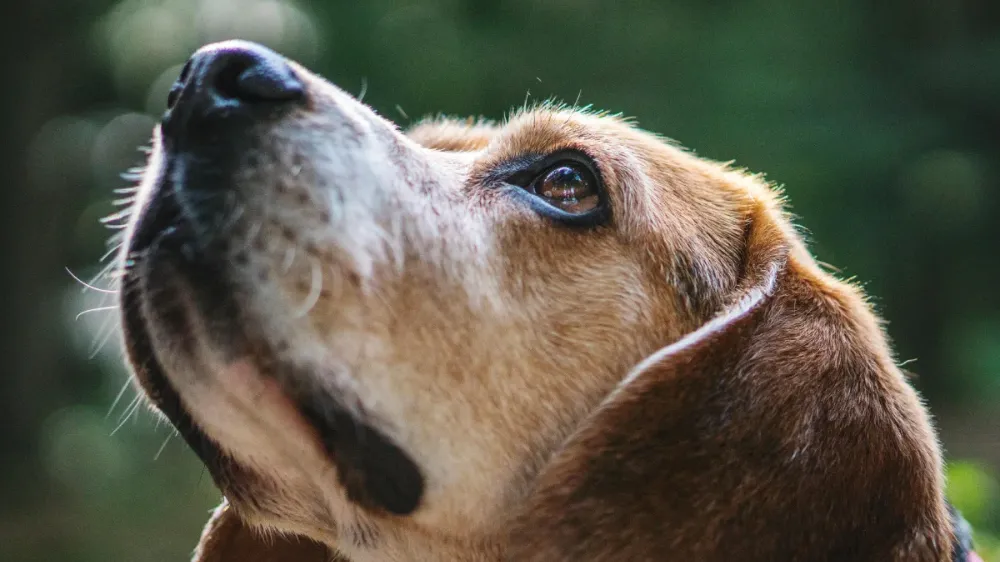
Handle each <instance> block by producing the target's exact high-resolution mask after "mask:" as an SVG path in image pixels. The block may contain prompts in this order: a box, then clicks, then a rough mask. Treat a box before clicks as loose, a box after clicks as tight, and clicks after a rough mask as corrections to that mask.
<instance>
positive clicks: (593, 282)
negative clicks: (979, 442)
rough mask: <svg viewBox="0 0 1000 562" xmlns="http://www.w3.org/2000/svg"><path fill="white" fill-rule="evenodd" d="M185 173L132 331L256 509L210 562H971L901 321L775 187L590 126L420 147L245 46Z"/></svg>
mask: <svg viewBox="0 0 1000 562" xmlns="http://www.w3.org/2000/svg"><path fill="white" fill-rule="evenodd" d="M153 147H154V148H153V151H152V154H151V156H150V159H149V162H148V165H147V167H146V171H145V174H144V177H143V179H142V182H141V185H140V188H139V195H138V198H137V200H136V203H135V204H134V207H133V209H132V211H131V215H130V220H129V227H128V230H127V233H126V236H127V243H126V244H125V245H124V247H123V250H122V253H121V256H120V264H121V268H122V269H123V272H124V278H123V282H122V284H121V291H120V298H121V301H122V303H121V304H122V306H121V310H122V311H123V326H124V337H125V341H126V344H127V349H128V358H129V361H130V363H131V365H132V367H133V370H134V372H135V376H136V380H137V381H138V382H139V384H141V386H142V388H143V389H144V390H145V392H146V394H147V395H148V397H149V399H150V401H151V402H152V404H153V405H154V406H155V407H156V408H158V409H159V410H160V411H162V413H163V414H164V415H165V416H166V417H167V418H169V420H170V421H171V422H172V423H173V424H174V425H175V426H176V427H177V429H178V431H179V432H180V433H181V435H183V436H184V438H185V439H186V440H187V442H188V443H189V445H190V446H191V447H192V448H193V449H194V450H195V452H196V453H197V454H198V455H199V456H200V458H201V459H202V461H203V462H204V463H205V465H206V466H207V468H208V470H209V472H210V473H211V475H212V477H213V478H214V479H215V481H216V483H217V484H218V486H219V487H220V488H221V490H222V492H223V493H224V495H225V497H226V500H225V503H224V505H223V506H221V507H220V508H219V510H218V511H217V512H216V513H215V515H214V516H213V517H212V519H211V521H210V524H209V525H208V527H207V528H206V532H205V534H204V536H203V537H202V542H201V544H200V545H199V546H198V549H197V551H196V557H197V559H199V560H201V561H203V562H235V561H247V562H265V561H267V562H279V561H281V562H322V561H325V560H330V559H337V560H347V561H351V562H369V561H370V562H376V561H378V562H382V561H442V562H443V561H501V560H511V561H516V562H527V561H539V562H542V561H545V562H560V561H563V562H581V561H600V560H675V561H685V562H689V561H695V560H696V561H719V562H723V561H725V562H732V561H734V560H740V561H775V560H799V561H810V562H813V561H824V560H827V561H834V560H844V561H872V562H875V561H878V562H888V561H910V560H912V561H927V562H931V561H935V562H937V561H947V560H952V559H953V557H957V558H958V559H962V558H964V557H965V556H966V554H965V551H966V549H967V544H966V542H965V540H964V539H963V538H962V537H960V536H959V535H958V534H956V531H955V529H959V528H961V525H958V524H957V523H954V522H953V520H952V515H951V513H950V511H949V508H948V505H947V503H946V501H945V498H944V496H943V491H942V489H943V482H942V469H941V456H940V452H939V449H938V445H937V441H936V438H935V434H934V432H933V430H932V428H931V425H930V423H929V421H928V415H927V413H926V412H925V410H924V408H923V406H922V405H921V402H920V400H919V399H918V397H917V396H916V394H915V393H914V391H913V390H912V389H911V387H910V386H909V384H908V383H907V381H906V379H905V378H904V376H903V374H902V373H901V372H900V370H899V369H897V368H896V366H895V364H894V362H893V356H892V353H891V351H890V349H889V347H888V345H887V343H886V339H885V336H884V335H883V332H882V328H881V326H880V323H879V320H878V318H876V316H875V315H874V313H873V312H872V310H871V308H870V307H869V306H868V305H867V304H866V301H865V298H864V296H863V295H862V293H861V291H860V289H859V288H858V287H856V286H853V285H850V284H848V283H845V282H842V281H839V280H837V279H836V278H834V277H833V276H831V275H830V274H828V273H826V272H825V271H823V270H822V269H821V268H820V267H819V266H817V264H816V262H815V261H814V260H813V258H812V257H811V256H810V254H809V252H808V250H807V249H806V247H805V246H804V245H803V242H802V240H801V238H800V237H799V235H798V234H797V233H796V230H795V229H794V228H793V226H792V224H791V223H790V222H789V219H788V217H787V216H786V215H785V213H784V212H783V210H782V203H781V199H780V197H779V196H778V195H777V194H776V193H775V192H774V191H773V190H772V189H771V187H770V186H769V185H767V184H765V183H763V182H762V181H761V180H760V179H759V177H757V176H753V175H750V174H748V173H745V172H743V171H741V170H738V169H734V168H731V167H728V166H725V165H721V164H718V163H715V162H709V161H706V160H703V159H700V158H697V157H695V156H693V155H691V154H689V153H687V152H685V151H683V150H681V149H679V148H677V147H676V146H674V145H673V144H670V143H668V142H666V141H664V140H663V139H662V138H660V137H658V136H655V135H653V134H650V133H647V132H644V131H642V130H639V129H638V128H636V127H634V126H632V125H630V124H629V123H628V122H626V121H623V120H622V119H620V118H617V117H614V116H609V115H604V114H600V113H594V112H589V111H578V110H576V109H574V108H571V107H561V106H555V105H542V106H538V107H535V108H530V109H525V110H522V111H520V112H518V113H516V114H514V115H513V116H512V117H510V118H509V119H508V120H507V121H505V122H503V123H492V122H487V121H470V120H448V119H432V120H427V121H424V122H421V123H419V124H417V125H416V126H414V127H412V128H411V129H410V130H408V131H400V130H399V129H398V128H397V127H396V126H395V125H393V124H392V123H390V122H388V121H386V120H385V119H383V118H381V117H379V116H378V115H376V114H375V113H374V112H373V111H372V110H370V109H369V108H368V107H366V106H364V105H363V104H361V103H360V102H359V101H357V100H355V99H353V98H352V97H351V96H349V95H348V94H346V93H344V92H343V91H341V90H339V89H337V88H336V87H334V86H332V85H330V84H329V83H327V82H324V81H323V80H321V79H320V78H318V77H316V76H315V75H313V74H311V73H310V72H308V71H307V70H305V69H303V68H301V67H300V66H298V65H296V64H295V63H294V62H290V61H287V60H286V59H284V58H283V57H281V56H280V55H278V54H276V53H274V52H271V51H269V50H267V49H265V48H263V47H260V46H257V45H254V44H250V43H243V42H227V43H221V44H216V45H211V46H208V47H205V48H203V49H201V50H200V51H198V52H197V53H196V54H195V55H194V57H192V58H191V60H190V61H189V62H188V64H187V65H186V66H185V67H184V70H183V72H182V73H181V75H180V77H179V78H178V81H177V83H176V84H175V86H174V88H173V89H172V91H171V93H170V99H169V109H168V111H167V113H166V114H165V116H164V117H163V120H162V122H161V123H160V125H159V126H158V127H157V129H156V131H154V133H153ZM956 553H957V554H956Z"/></svg>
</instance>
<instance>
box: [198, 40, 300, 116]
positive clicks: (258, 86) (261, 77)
mask: <svg viewBox="0 0 1000 562" xmlns="http://www.w3.org/2000/svg"><path fill="white" fill-rule="evenodd" d="M227 55H228V56H227ZM222 57H224V58H225V60H223V61H220V62H219V63H217V65H216V66H217V70H216V74H215V77H214V79H213V81H212V87H213V88H214V89H215V92H216V93H217V94H218V95H219V96H221V97H223V98H226V99H232V100H238V101H242V102H249V103H257V102H288V101H295V100H298V99H300V98H301V97H302V96H303V95H304V93H305V89H304V88H303V86H302V83H301V82H299V79H298V78H297V77H296V76H295V74H294V73H293V72H292V69H291V68H290V67H289V66H288V64H287V63H286V62H285V61H284V59H282V58H281V57H279V56H277V55H274V54H271V53H270V52H266V51H254V50H238V51H232V52H230V53H226V54H224V55H222Z"/></svg>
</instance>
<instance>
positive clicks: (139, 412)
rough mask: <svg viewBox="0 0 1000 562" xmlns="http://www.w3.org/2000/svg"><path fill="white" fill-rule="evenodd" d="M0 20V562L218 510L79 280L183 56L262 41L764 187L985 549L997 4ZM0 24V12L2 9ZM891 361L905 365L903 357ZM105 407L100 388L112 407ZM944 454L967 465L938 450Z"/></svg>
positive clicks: (996, 327)
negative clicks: (850, 308)
mask: <svg viewBox="0 0 1000 562" xmlns="http://www.w3.org/2000/svg"><path fill="white" fill-rule="evenodd" d="M8 4H9V5H10V6H14V5H15V4H16V5H17V7H16V8H14V7H10V8H4V9H5V10H6V9H20V10H22V12H21V13H20V14H12V15H10V16H6V14H0V26H2V31H3V33H2V36H4V37H5V38H6V39H7V40H8V42H9V47H8V48H7V49H6V50H5V51H6V53H7V54H8V58H9V59H10V60H9V62H8V64H7V65H5V68H6V69H7V72H6V73H5V76H6V78H5V86H4V93H5V95H7V96H8V100H7V103H5V104H4V106H3V107H5V109H8V110H12V111H10V112H9V113H10V122H9V124H6V125H4V126H3V127H0V135H5V136H6V138H5V141H6V142H4V144H3V145H2V146H4V147H5V149H4V151H2V154H0V158H2V160H0V164H2V165H0V169H3V170H4V171H5V172H6V173H7V174H9V176H10V179H9V180H8V181H7V182H6V185H5V186H4V189H3V190H0V215H2V216H0V233H2V235H3V238H2V241H3V244H2V245H0V252H2V262H0V263H3V264H4V270H3V275H0V294H3V295H4V296H5V297H11V296H12V297H13V298H9V299H8V300H9V301H10V302H9V303H8V302H7V301H5V302H4V308H3V310H4V319H5V322H6V323H7V324H6V326H7V327H8V329H7V330H6V331H5V334H4V335H3V338H0V352H2V353H3V357H4V358H5V367H7V369H6V370H5V376H4V377H0V427H4V428H5V432H4V433H5V439H4V440H2V441H0V460H2V464H0V476H2V479H0V480H2V481H3V483H4V485H3V487H2V488H0V545H2V546H0V553H2V556H0V558H3V559H5V560H23V561H25V562H29V561H30V562H40V561H49V560H53V561H55V560H74V561H78V562H89V561H94V562H97V561H100V562H104V561H107V560H123V561H130V562H141V561H144V560H148V561H163V560H182V559H185V557H186V556H187V554H188V553H189V551H190V548H191V546H192V545H193V543H194V540H195V538H196V536H197V532H198V530H199V528H200V526H201V524H202V522H203V521H204V519H205V517H206V516H207V509H208V508H209V507H210V506H211V505H212V504H213V502H215V501H216V499H217V493H216V492H215V490H214V489H213V488H212V485H211V479H210V478H209V477H208V475H207V474H205V472H204V470H203V469H202V468H201V467H200V466H199V465H198V464H197V462H196V461H195V460H194V459H193V456H192V455H190V454H189V453H188V452H187V450H186V449H185V447H184V446H183V444H182V443H181V441H180V440H179V439H171V434H172V432H171V431H170V429H169V428H168V427H167V426H166V425H165V424H160V423H157V421H156V417H155V416H154V415H152V414H151V413H148V411H147V410H146V408H145V406H143V405H141V404H140V403H138V402H135V401H133V398H134V397H135V396H136V393H135V392H134V391H133V390H132V389H131V388H128V387H126V388H125V389H124V390H123V391H120V389H121V388H122V385H123V384H125V382H126V380H127V377H126V374H125V372H124V371H123V370H122V369H121V368H120V363H121V361H120V349H119V348H118V345H117V339H116V338H115V337H114V336H113V333H112V332H109V329H110V328H111V327H113V325H112V324H109V322H113V319H114V314H115V312H114V311H113V310H94V311H93V312H87V313H85V314H83V315H82V316H80V317H79V318H76V316H77V314H78V313H79V312H80V311H82V310H88V309H91V308H94V307H102V306H109V305H110V304H111V302H110V298H109V297H108V295H104V294H101V293H100V292H95V291H86V292H84V291H81V287H80V285H79V284H77V283H75V282H74V281H72V279H71V278H70V276H69V275H68V274H67V273H66V272H65V271H64V269H63V267H64V266H69V267H70V268H71V269H72V271H73V272H75V273H76V274H78V275H79V276H81V277H83V278H85V279H86V278H89V276H90V275H92V274H93V273H95V272H96V271H97V270H98V265H97V262H98V258H99V257H100V255H101V254H102V253H103V252H104V249H103V245H104V240H105V239H106V237H107V235H108V234H109V233H108V232H107V231H106V230H104V229H103V227H101V226H100V224H99V223H98V219H99V218H100V217H101V216H104V215H106V214H108V213H109V212H111V211H112V209H113V207H112V205H111V203H110V202H111V200H112V199H113V194H112V190H113V189H114V188H117V187H122V186H124V185H125V184H126V182H125V181H124V180H122V179H120V177H119V174H120V173H121V172H122V171H124V170H126V169H128V168H129V167H132V166H135V165H136V164H139V163H141V161H142V160H141V159H142V155H141V153H140V152H139V151H137V150H136V147H137V146H139V145H142V144H144V143H146V142H147V139H148V137H149V131H150V129H151V128H152V127H153V125H154V123H155V121H156V118H157V116H158V114H159V113H160V112H161V111H162V109H163V106H164V100H165V97H166V91H167V90H168V88H169V85H170V83H171V81H172V80H173V79H174V77H175V76H176V74H177V72H178V68H179V66H180V65H181V64H182V63H183V62H184V60H185V59H186V57H187V56H188V55H189V54H190V52H192V51H193V50H194V49H195V48H197V47H198V46H199V45H201V44H203V43H206V42H209V41H214V40H219V39H225V38H231V37H241V38H246V39H251V40H255V41H259V42H262V43H265V44H267V45H270V46H272V47H274V48H276V49H278V50H280V51H282V52H283V53H285V54H287V55H289V56H290V57H293V58H295V59H297V60H299V61H301V62H303V63H304V64H306V65H307V66H310V67H312V68H313V69H315V70H317V71H318V72H320V73H321V74H323V75H325V76H327V77H328V78H330V79H331V80H333V81H334V82H336V83H338V84H339V85H340V86H341V87H343V88H344V89H346V90H347V91H349V92H352V93H358V92H360V91H362V90H363V89H364V90H366V98H365V100H366V102H368V103H371V104H372V105H373V106H374V107H375V108H376V109H378V110H379V111H380V112H381V113H383V114H384V115H387V116H389V117H391V118H393V119H396V120H397V121H398V122H399V123H400V124H401V125H403V126H405V125H407V124H408V123H410V122H411V121H412V119H413V118H416V117H418V116H422V115H425V114H427V113H435V112H447V113H453V114H458V115H470V114H475V115H479V114H482V115H485V116H487V117H492V118H498V119H499V118H503V116H504V114H505V113H506V112H507V111H508V110H510V109H511V108H512V107H513V106H518V105H521V104H522V103H524V102H525V101H526V100H527V102H528V103H531V102H533V101H536V100H541V99H545V98H547V97H550V96H555V97H557V98H560V99H562V100H565V101H568V102H574V101H575V100H578V101H579V103H580V104H593V105H594V106H596V107H598V108H602V109H608V110H611V111H616V112H617V111H621V112H623V113H625V114H627V115H632V116H636V117H637V118H638V120H639V123H640V124H641V125H642V126H643V127H645V128H648V129H652V130H654V131H657V132H660V133H663V134H665V135H667V136H670V137H673V138H676V139H678V140H679V141H681V142H682V143H683V144H685V145H687V146H690V147H694V148H696V149H698V151H699V152H700V153H701V154H702V155H705V156H708V157H711V158H716V159H720V160H729V159H735V160H736V161H737V163H739V164H741V165H743V166H746V167H748V168H750V169H752V170H755V171H766V172H767V173H768V177H769V178H770V179H771V180H773V181H775V182H777V183H780V184H784V185H785V186H786V190H787V194H788V196H789V198H790V200H791V202H792V204H793V210H794V211H795V212H796V213H797V215H798V216H799V217H800V219H799V223H800V224H801V225H803V226H804V227H806V228H807V229H808V232H809V235H810V239H811V240H813V244H812V247H813V250H814V251H815V252H816V253H817V255H818V256H819V258H820V259H822V260H824V261H826V262H829V263H832V264H835V265H837V266H838V267H840V268H842V275H843V276H844V277H851V276H857V278H858V279H859V280H860V281H861V282H863V283H864V285H865V287H866V288H867V290H868V291H869V293H870V294H871V295H872V296H873V300H874V303H875V304H876V306H877V307H878V309H879V310H880V311H881V312H882V313H883V314H884V315H885V316H886V318H887V319H888V321H889V324H888V330H889V332H890V334H891V335H892V337H893V338H894V341H895V345H896V347H897V349H898V351H899V359H900V361H901V362H902V361H907V362H908V363H907V367H906V368H907V369H909V370H912V371H913V372H914V373H916V378H915V379H914V382H915V385H916V386H917V387H918V388H919V389H920V390H921V392H922V393H923V394H924V396H925V397H926V398H927V400H928V402H929V404H930V406H931V408H932V410H933V411H934V413H935V416H936V419H937V422H938V425H939V427H940V428H941V431H942V439H943V442H944V444H945V446H946V448H947V451H948V454H949V458H950V459H952V460H953V461H954V462H953V463H952V464H951V465H950V470H949V490H950V494H951V496H952V498H953V499H954V501H955V503H956V504H957V505H958V506H959V507H960V508H961V509H963V510H964V512H965V513H966V515H967V517H968V518H969V519H970V521H971V522H972V523H973V524H974V526H975V527H976V529H977V533H978V534H977V538H978V540H979V543H980V548H981V550H983V553H984V555H985V557H986V558H987V559H988V560H989V559H992V560H1000V540H998V539H997V538H996V536H997V532H998V530H1000V507H998V506H1000V492H998V484H997V480H996V467H997V466H998V465H1000V407H998V404H1000V290H998V289H997V288H998V287H1000V259H998V258H1000V245H998V237H997V235H996V228H997V225H998V224H1000V190H998V186H1000V159H998V156H1000V3H998V2H995V1H994V0H921V1H919V2H913V1H909V0H906V1H904V0H885V1H879V2H872V1H870V0H847V1H843V2H789V1H782V0H741V1H739V2H737V1H733V0H720V1H715V2H705V1H701V0H699V1H695V0H677V1H660V0H630V1H623V2H599V1H597V0H550V1H528V0H510V1H503V2H501V1H499V0H436V1H425V2H401V1H390V0H374V1H367V2H355V1H350V2H348V1H332V0H297V1H296V0H121V1H118V2H115V1H113V0H90V1H87V0H79V1H76V2H66V1H65V0H63V1H56V0H48V1H46V0H38V1H33V2H23V3H8ZM5 16H6V17H5ZM914 360H915V362H912V363H910V362H911V361H914ZM116 397H118V398H116ZM958 459H964V460H958Z"/></svg>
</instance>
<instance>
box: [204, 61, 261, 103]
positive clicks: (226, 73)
mask: <svg viewBox="0 0 1000 562" xmlns="http://www.w3.org/2000/svg"><path fill="white" fill-rule="evenodd" d="M252 64H253V63H252V61H250V60H247V59H242V58H232V59H230V60H228V61H226V64H225V66H223V67H222V68H220V69H219V70H218V72H217V74H216V75H215V78H214V80H213V82H212V88H213V89H214V90H215V92H216V93H217V94H219V95H220V96H222V97H223V98H227V99H233V100H246V101H252V100H247V99H246V97H247V96H246V93H245V92H243V91H242V89H241V88H240V75H241V74H243V73H244V72H245V71H247V70H248V69H249V68H250V66H251V65H252Z"/></svg>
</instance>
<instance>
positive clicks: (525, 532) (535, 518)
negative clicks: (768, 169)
mask: <svg viewBox="0 0 1000 562" xmlns="http://www.w3.org/2000/svg"><path fill="white" fill-rule="evenodd" d="M771 213H772V211H768V210H766V209H759V210H758V211H756V214H755V215H754V216H752V217H751V219H752V220H751V227H750V230H749V235H748V237H747V241H746V253H745V256H746V260H745V268H744V273H743V281H742V283H741V284H740V286H739V288H738V290H737V291H736V293H735V294H733V295H732V296H731V298H730V301H729V302H730V303H731V304H730V305H729V306H728V307H727V308H726V309H725V310H723V311H722V312H721V313H720V314H719V315H718V316H716V317H715V318H714V319H712V320H711V321H709V322H708V323H707V324H705V325H704V326H702V327H701V328H700V329H698V330H697V331H695V332H694V333H692V334H690V335H688V336H687V337H684V338H682V339H681V340H680V341H678V342H676V343H674V344H672V345H669V346H667V347H666V348H664V349H662V350H660V351H659V352H657V353H656V354H654V355H653V356H651V357H650V358H648V359H646V360H645V361H643V362H642V363H640V364H639V365H638V366H637V367H636V368H635V369H633V371H632V372H631V373H629V374H628V375H627V376H626V377H625V378H624V379H623V380H622V382H621V384H620V385H619V386H618V387H617V388H616V389H615V390H614V391H613V392H612V393H611V394H610V395H609V396H608V397H607V399H606V400H605V401H604V403H603V404H602V405H601V406H600V407H599V408H598V409H597V410H596V411H595V412H594V413H593V414H592V415H591V417H590V418H589V419H588V420H587V421H586V422H585V423H584V424H583V425H582V426H581V427H580V428H579V429H578V430H577V431H576V433H575V434H574V435H572V436H571V437H570V438H569V440H568V441H567V442H566V443H565V444H564V446H563V448H562V449H561V450H560V451H558V452H557V453H556V454H555V455H554V456H553V458H552V459H551V461H550V462H549V464H548V465H547V466H546V467H545V468H544V469H543V470H542V472H541V474H540V475H539V477H538V479H537V483H536V485H535V488H534V491H533V493H532V495H531V496H530V497H529V499H528V501H527V505H526V507H525V509H524V511H523V513H522V514H521V516H520V517H519V518H518V519H517V520H516V523H515V524H514V525H513V527H512V530H511V534H510V541H511V542H510V550H509V552H510V557H509V559H510V560H512V561H517V562H534V561H537V562H542V561H544V562H570V561H572V562H589V561H604V560H622V561H624V560H628V561H643V560H658V561H662V560H683V561H685V562H687V561H691V560H697V561H700V562H712V561H720V562H721V561H726V562H731V561H733V560H740V561H744V562H746V561H761V562H763V561H776V560H801V561H810V562H815V561H824V560H827V561H833V560H844V561H852V562H858V561H869V560H871V561H876V560H877V561H880V562H881V561H887V560H894V561H902V560H920V561H931V560H934V561H944V560H948V559H949V554H948V553H949V549H950V545H951V540H952V536H951V533H950V531H949V526H948V523H947V521H948V519H947V512H946V508H945V504H944V501H943V498H942V492H941V488H942V483H941V477H940V458H939V453H938V450H937V445H936V441H935V439H934V437H933V433H932V432H931V430H930V427H929V423H928V421H927V419H926V416H925V414H924V412H923V409H922V407H921V406H920V404H919V401H918V400H917V398H916V396H915V394H914V393H913V391H912V390H911V389H910V387H909V386H908V385H907V383H906V382H905V380H904V379H903V377H902V375H901V374H900V372H899V371H898V370H897V369H896V368H895V366H894V365H893V363H892V361H891V358H890V356H889V352H888V349H887V347H886V344H885V342H884V339H883V336H882V333H881V330H880V327H879V326H878V323H877V320H876V319H875V317H874V316H873V315H872V313H871V312H870V311H869V309H868V307H867V305H866V304H865V303H864V301H863V300H862V299H861V297H860V296H859V295H858V294H857V292H856V291H855V289H853V288H852V287H849V286H847V285H845V284H842V283H839V282H837V281H835V280H833V279H832V278H830V277H828V276H826V274H825V273H823V272H821V271H820V270H819V269H818V268H816V266H815V264H814V263H813V262H812V260H811V258H809V256H808V255H807V254H806V253H805V251H804V249H803V248H802V247H801V246H800V245H799V244H798V242H796V241H795V240H794V239H792V238H791V236H792V235H790V234H788V232H790V229H788V228H785V227H783V226H782V225H783V223H782V222H780V221H782V220H783V219H781V218H780V217H775V216H774V215H772V214H771Z"/></svg>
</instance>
